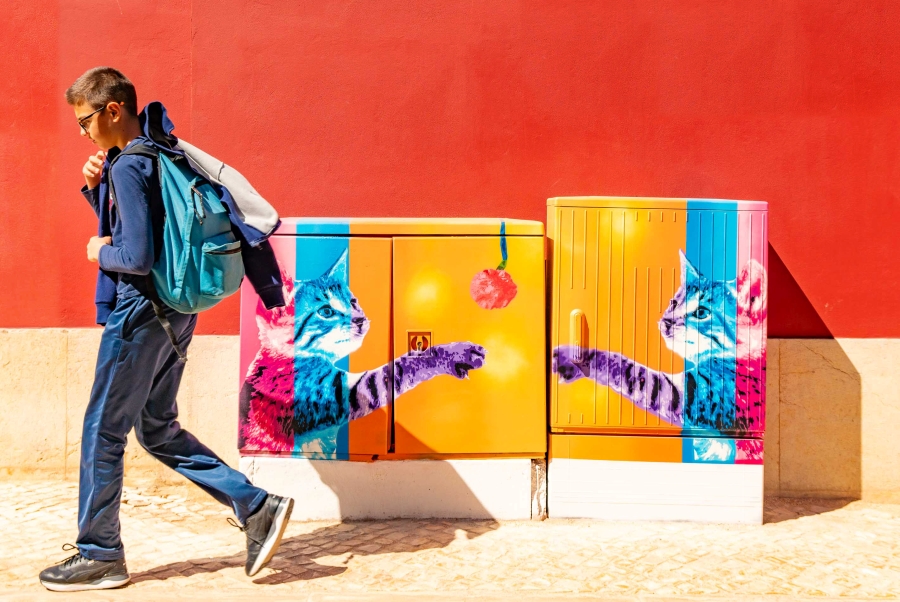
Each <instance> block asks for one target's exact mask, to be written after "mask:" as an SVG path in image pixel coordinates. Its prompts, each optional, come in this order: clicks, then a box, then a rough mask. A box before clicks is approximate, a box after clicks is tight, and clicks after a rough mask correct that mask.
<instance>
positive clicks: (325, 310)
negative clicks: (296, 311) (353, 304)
mask: <svg viewBox="0 0 900 602" xmlns="http://www.w3.org/2000/svg"><path fill="white" fill-rule="evenodd" d="M316 313H318V314H319V315H320V316H322V317H323V318H333V317H334V314H335V311H334V310H333V309H332V308H330V307H328V306H327V305H326V306H325V307H322V308H319V311H318V312H316Z"/></svg>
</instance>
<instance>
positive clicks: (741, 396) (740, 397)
mask: <svg viewBox="0 0 900 602" xmlns="http://www.w3.org/2000/svg"><path fill="white" fill-rule="evenodd" d="M679 255H680V258H681V287H680V288H679V289H678V291H677V292H676V293H675V296H674V297H673V298H672V299H671V301H670V302H669V305H668V307H667V308H666V310H665V312H664V313H663V315H662V317H661V318H660V320H659V331H660V334H661V335H662V337H663V339H664V340H665V343H666V346H667V347H668V348H669V349H670V350H671V351H673V352H675V353H677V354H678V355H680V356H681V357H683V358H684V360H685V368H684V372H683V373H680V374H667V373H665V372H662V371H658V370H653V369H651V368H648V367H647V366H644V365H642V364H640V363H638V362H636V361H634V360H633V359H631V358H628V357H626V356H624V355H622V354H620V353H616V352H612V351H604V350H598V349H587V350H584V349H580V350H578V353H576V349H575V348H574V347H572V346H560V347H557V348H556V349H555V350H554V351H553V363H552V369H553V371H554V373H556V374H558V375H559V380H560V382H562V383H572V382H574V381H576V380H579V379H581V378H590V379H592V380H594V381H595V382H596V383H598V384H600V385H604V386H608V387H610V388H611V389H612V390H613V391H615V392H617V393H619V394H620V395H622V396H623V397H624V398H626V399H628V400H629V401H631V402H632V403H633V404H634V405H635V406H637V407H639V408H641V409H643V410H646V411H648V412H651V413H653V414H655V415H657V416H659V417H660V418H662V419H663V420H665V421H666V422H668V423H670V424H673V425H676V426H681V427H682V428H683V429H684V431H685V432H687V433H690V434H699V435H701V437H699V438H696V439H695V440H694V456H695V457H694V459H695V460H697V461H721V462H728V461H732V460H734V459H735V456H736V455H737V456H739V457H742V458H743V459H745V460H749V461H753V460H760V461H761V454H762V446H761V442H757V441H751V440H740V441H738V442H735V440H733V439H723V438H716V435H720V434H722V433H727V434H729V435H737V436H740V435H742V434H744V435H746V434H751V433H754V432H760V431H762V427H763V424H764V410H765V408H764V403H765V399H764V395H765V389H764V384H765V369H766V347H765V318H766V273H765V270H764V268H763V266H762V265H761V264H760V263H759V262H757V261H756V260H753V259H751V260H750V261H749V262H748V263H747V264H746V265H745V266H744V268H743V269H742V270H741V273H740V275H739V276H738V278H737V280H728V281H717V280H709V279H707V278H705V277H703V275H701V274H700V272H699V271H698V270H697V269H696V268H695V267H694V266H693V265H692V264H691V262H690V261H689V260H688V258H687V257H685V255H684V253H682V252H680V251H679ZM579 356H580V357H579ZM575 358H578V359H577V360H576V359H575Z"/></svg>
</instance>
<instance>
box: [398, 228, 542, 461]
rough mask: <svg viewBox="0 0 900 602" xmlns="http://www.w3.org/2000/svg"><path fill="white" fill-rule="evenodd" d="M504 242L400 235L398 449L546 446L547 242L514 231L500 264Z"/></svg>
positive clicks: (524, 449)
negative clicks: (545, 331)
mask: <svg viewBox="0 0 900 602" xmlns="http://www.w3.org/2000/svg"><path fill="white" fill-rule="evenodd" d="M501 240H502V239H501V237H489V236H484V237H409V238H406V237H404V238H399V237H398V238H395V239H394V274H393V276H394V284H393V290H394V355H395V357H396V358H397V360H396V362H395V366H396V368H395V372H394V378H395V379H396V381H397V393H398V394H397V396H396V397H395V401H394V437H395V452H396V453H397V454H398V455H406V454H415V455H428V454H481V453H491V454H505V453H510V454H514V453H515V454H535V455H538V454H542V453H543V452H544V450H545V449H546V354H545V347H544V342H545V334H544V321H545V319H544V315H545V314H544V242H543V238H541V237H526V236H510V237H506V245H507V248H508V262H507V263H506V265H505V269H504V270H498V269H497V268H498V267H499V264H500V262H501ZM473 280H474V283H473ZM513 295H514V296H513Z"/></svg>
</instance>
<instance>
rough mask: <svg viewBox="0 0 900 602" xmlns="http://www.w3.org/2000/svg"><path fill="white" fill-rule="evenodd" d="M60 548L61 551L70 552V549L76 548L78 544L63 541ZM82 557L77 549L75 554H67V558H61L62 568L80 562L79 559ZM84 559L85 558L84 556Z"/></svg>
mask: <svg viewBox="0 0 900 602" xmlns="http://www.w3.org/2000/svg"><path fill="white" fill-rule="evenodd" d="M62 549H63V552H71V551H72V550H77V549H78V546H76V545H73V544H70V543H64V544H63V545H62ZM82 558H84V556H82V555H81V552H80V551H78V552H76V553H75V554H73V555H72V556H69V557H68V558H66V559H65V560H63V562H62V566H63V568H68V567H70V566H72V565H73V564H75V563H76V562H80V560H81V559H82ZM85 560H87V559H86V558H85Z"/></svg>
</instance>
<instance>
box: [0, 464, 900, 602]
mask: <svg viewBox="0 0 900 602" xmlns="http://www.w3.org/2000/svg"><path fill="white" fill-rule="evenodd" d="M195 492H196V493H195ZM201 495H203V494H202V493H199V490H192V489H188V488H187V487H175V486H173V487H168V488H159V487H155V488H153V487H150V486H148V485H143V486H141V484H140V483H137V486H134V485H132V486H128V487H126V489H125V494H124V504H123V507H122V523H123V539H124V541H125V545H126V547H127V553H128V566H129V569H130V571H131V575H132V582H133V583H132V585H129V586H128V587H126V588H124V589H122V590H117V591H114V592H113V591H108V592H101V593H97V594H94V593H88V594H79V595H78V599H104V600H132V599H134V600H167V599H171V600H174V599H176V598H178V599H238V598H242V599H248V598H250V597H252V598H255V599H266V600H275V599H283V600H288V599H291V600H309V601H317V600H322V601H325V600H334V601H338V600H341V601H343V600H359V599H364V600H397V599H401V600H403V599H441V600H448V599H470V600H475V599H477V600H502V599H508V598H509V597H513V596H514V597H515V598H519V599H522V600H533V599H548V600H549V599H562V597H565V598H566V599H577V598H578V597H580V596H577V595H576V594H582V595H584V596H587V597H591V598H592V599H597V598H600V599H622V598H625V599H653V600H674V599H677V600H691V599H697V598H707V599H720V600H736V599H745V600H749V599H758V598H760V597H761V598H763V599H766V600H794V599H798V598H807V597H808V598H815V599H823V598H841V599H897V598H900V505H879V504H871V503H864V502H846V501H843V502H842V501H824V500H790V499H771V500H769V501H768V502H767V504H766V524H765V525H763V526H734V525H700V524H691V523H658V522H654V523H625V522H603V521H576V520H552V519H551V520H548V521H544V522H493V521H444V520H431V521H406V520H399V521H381V522H352V523H321V522H319V523H291V524H290V526H289V527H288V530H287V533H286V535H285V540H284V542H283V543H282V546H281V549H280V552H279V553H278V555H277V556H276V557H275V558H274V559H273V561H272V562H271V564H270V565H269V567H268V568H266V569H264V570H263V571H262V572H261V573H260V574H259V575H257V576H256V577H255V578H253V579H250V578H247V577H246V576H245V575H244V572H243V563H244V536H243V533H241V532H240V531H238V530H237V529H235V528H233V527H230V526H229V525H227V524H226V522H225V519H226V518H227V517H228V516H230V513H229V512H228V511H227V510H225V509H224V508H223V507H221V506H219V505H217V504H216V503H215V502H214V501H212V500H210V499H207V498H203V497H200V496H201ZM299 503H302V501H300V502H299ZM76 504H77V484H75V483H70V482H64V483H61V482H49V481H30V480H8V481H5V482H3V483H0V598H7V599H15V600H32V599H51V598H53V599H56V600H60V599H69V598H74V597H75V595H73V594H69V595H61V594H52V593H50V592H46V591H45V590H44V589H43V588H42V587H41V586H40V584H39V583H38V581H37V574H38V572H39V571H40V570H41V569H42V568H44V567H45V566H47V565H48V564H51V563H53V562H56V561H58V560H61V559H62V558H64V557H65V556H67V554H66V553H64V552H62V551H61V550H60V546H61V545H62V544H63V543H66V542H72V541H73V540H74V537H75V533H76V529H75V521H76Z"/></svg>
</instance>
